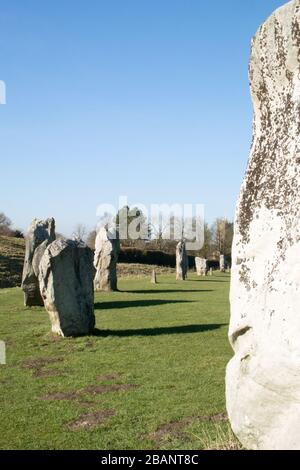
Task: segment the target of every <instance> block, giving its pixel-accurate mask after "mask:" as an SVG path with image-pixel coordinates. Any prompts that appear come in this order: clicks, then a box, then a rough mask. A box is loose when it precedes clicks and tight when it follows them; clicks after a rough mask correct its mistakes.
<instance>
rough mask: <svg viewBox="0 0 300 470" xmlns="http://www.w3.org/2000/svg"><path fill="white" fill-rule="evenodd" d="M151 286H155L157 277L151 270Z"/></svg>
mask: <svg viewBox="0 0 300 470" xmlns="http://www.w3.org/2000/svg"><path fill="white" fill-rule="evenodd" d="M151 284H157V277H156V272H155V269H153V271H152V276H151Z"/></svg>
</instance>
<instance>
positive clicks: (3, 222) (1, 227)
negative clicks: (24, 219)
mask: <svg viewBox="0 0 300 470" xmlns="http://www.w3.org/2000/svg"><path fill="white" fill-rule="evenodd" d="M11 225H12V222H11V220H10V219H9V218H8V217H7V216H6V215H5V214H4V212H0V235H9V234H10V233H11V229H10V227H11Z"/></svg>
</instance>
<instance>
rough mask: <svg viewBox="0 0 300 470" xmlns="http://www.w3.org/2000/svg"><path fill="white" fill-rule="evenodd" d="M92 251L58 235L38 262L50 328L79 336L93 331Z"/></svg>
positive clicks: (80, 243)
mask: <svg viewBox="0 0 300 470" xmlns="http://www.w3.org/2000/svg"><path fill="white" fill-rule="evenodd" d="M93 278H94V268H93V253H92V251H91V250H90V248H88V247H87V246H86V245H85V244H84V243H82V242H78V241H74V240H65V239H63V238H61V239H58V240H56V241H54V242H53V243H51V245H49V246H48V247H47V248H46V251H45V253H44V256H43V258H42V260H41V263H40V275H39V280H40V289H41V294H42V297H43V300H44V304H45V308H46V310H47V311H48V313H49V317H50V321H51V325H52V332H53V333H56V334H59V335H61V336H81V335H87V334H90V333H92V332H93V329H94V326H95V316H94V285H93Z"/></svg>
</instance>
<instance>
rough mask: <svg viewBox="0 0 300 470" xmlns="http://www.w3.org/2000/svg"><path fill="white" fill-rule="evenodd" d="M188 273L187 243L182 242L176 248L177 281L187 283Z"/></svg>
mask: <svg viewBox="0 0 300 470" xmlns="http://www.w3.org/2000/svg"><path fill="white" fill-rule="evenodd" d="M187 271H188V256H187V253H186V248H185V242H184V241H183V240H182V241H180V242H179V243H178V245H177V247H176V279H177V281H185V280H186V277H187Z"/></svg>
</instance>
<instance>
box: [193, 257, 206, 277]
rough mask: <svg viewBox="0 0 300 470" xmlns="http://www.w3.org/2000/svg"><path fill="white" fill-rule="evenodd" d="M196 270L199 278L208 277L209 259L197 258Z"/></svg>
mask: <svg viewBox="0 0 300 470" xmlns="http://www.w3.org/2000/svg"><path fill="white" fill-rule="evenodd" d="M195 264H196V270H197V274H198V276H207V273H208V267H207V259H204V258H195Z"/></svg>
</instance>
